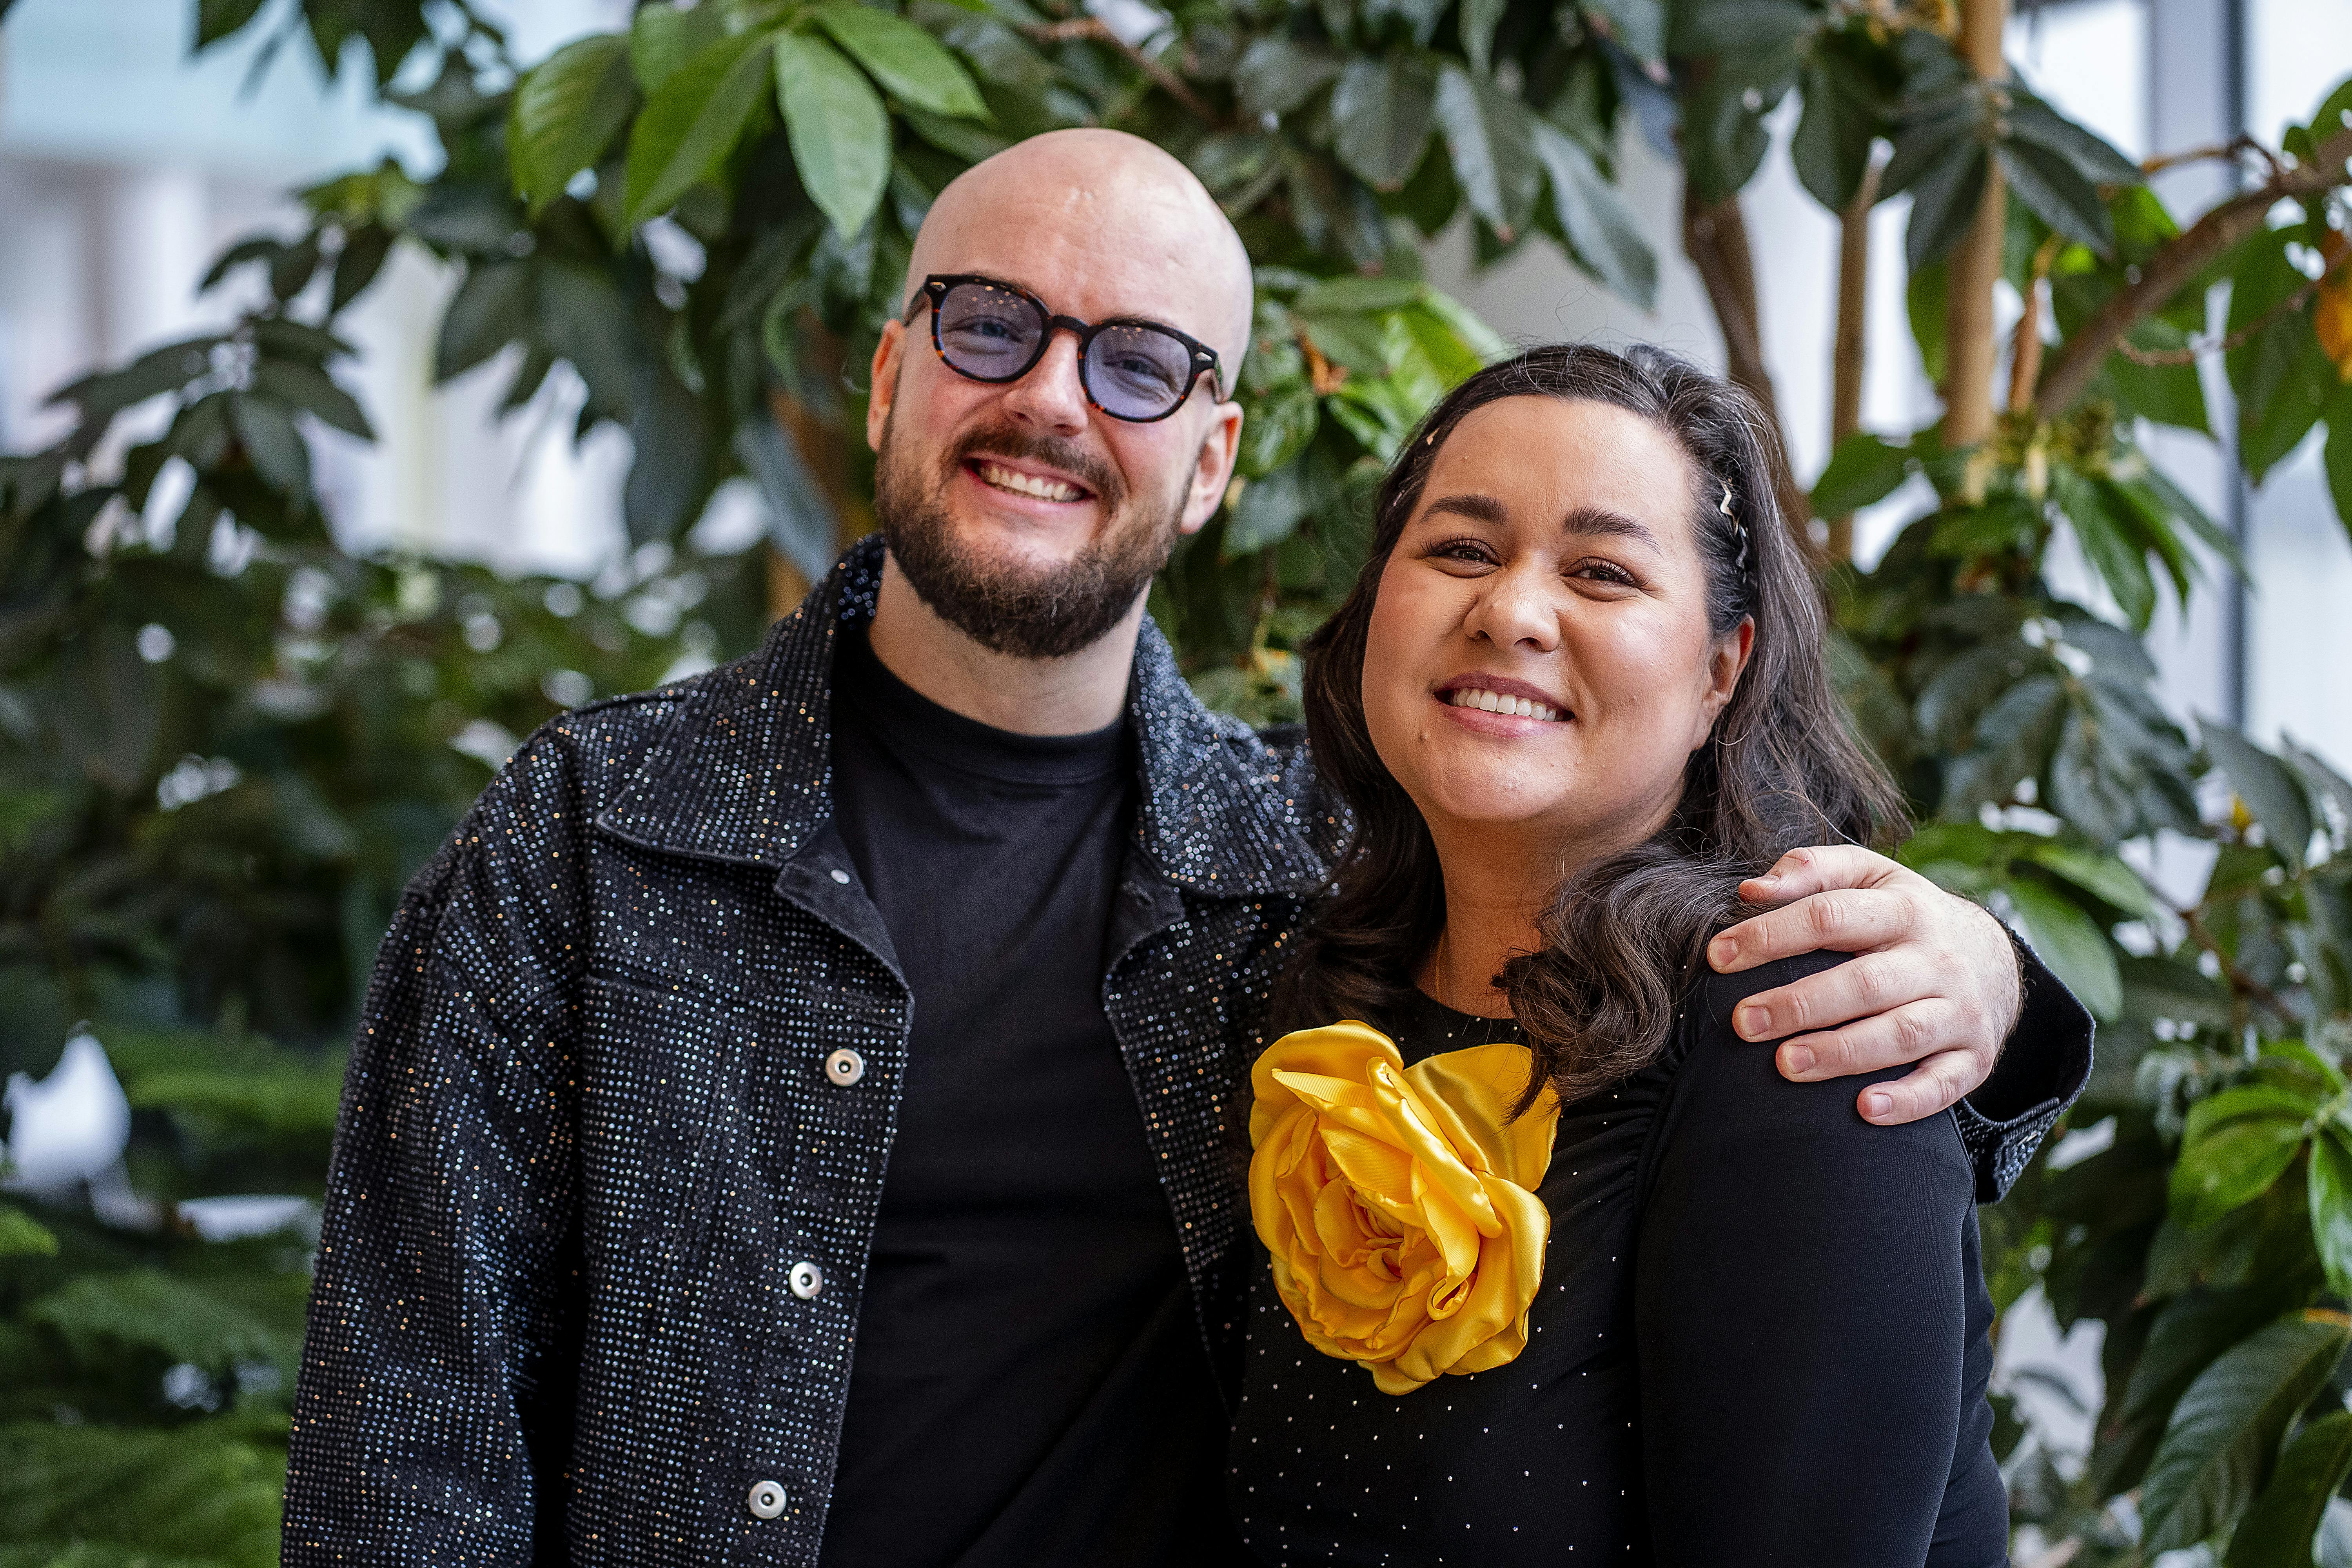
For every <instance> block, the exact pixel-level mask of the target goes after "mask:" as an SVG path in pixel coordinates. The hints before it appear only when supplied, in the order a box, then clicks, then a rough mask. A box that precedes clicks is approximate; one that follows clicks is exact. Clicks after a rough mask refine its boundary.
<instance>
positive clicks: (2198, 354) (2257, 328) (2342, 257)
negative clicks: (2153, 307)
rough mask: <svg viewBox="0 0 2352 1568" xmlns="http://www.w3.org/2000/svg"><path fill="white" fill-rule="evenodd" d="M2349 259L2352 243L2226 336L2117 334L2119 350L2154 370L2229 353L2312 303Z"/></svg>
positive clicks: (2351, 257) (2127, 356)
mask: <svg viewBox="0 0 2352 1568" xmlns="http://www.w3.org/2000/svg"><path fill="white" fill-rule="evenodd" d="M2347 260H2352V247H2347V248H2346V249H2343V250H2339V251H2337V252H2336V259H2335V260H2333V261H2330V262H2329V263H2328V264H2327V265H2326V267H2324V268H2321V269H2320V273H2319V276H2318V277H2316V278H2315V279H2312V280H2311V281H2310V282H2308V283H2305V285H2304V286H2303V287H2302V288H2300V289H2296V290H2295V291H2294V293H2292V294H2290V295H2288V296H2287V297H2286V298H2285V299H2284V300H2279V301H2278V302H2277V303H2276V304H2274V305H2273V306H2272V307H2271V308H2270V309H2269V310H2264V311H2263V313H2262V314H2261V315H2259V316H2256V317H2255V318H2254V319H2253V320H2252V321H2248V322H2247V323H2246V324H2245V325H2244V326H2242V327H2240V328H2239V329H2238V330H2237V331H2234V332H2231V333H2230V334H2229V335H2228V336H2226V337H2221V338H2212V339H2209V340H2208V341H2206V342H2201V343H2190V344H2189V346H2188V347H2187V348H2185V349H2144V348H2141V347H2140V346H2139V345H2138V344H2137V343H2135V342H2132V341H2131V340H2130V339H2129V338H2118V339H2116V353H2119V354H2121V355H2123V356H2124V358H2126V359H2127V360H2129V361H2131V362H2132V363H2134V364H2142V365H2147V367H2148V368H2150V369H2151V370H2153V369H2155V368H2156V367H2158V366H2159V365H2171V364H2194V363H2197V362H2198V361H2199V360H2200V359H2202V358H2204V357H2205V356H2206V355H2207V354H2225V353H2229V352H2230V351H2231V349H2234V348H2237V347H2239V346H2240V345H2241V344H2243V343H2250V342H2253V340H2254V339H2255V338H2257V337H2259V336H2261V335H2262V333H2263V330H2264V329H2265V328H2267V327H2268V326H2269V325H2270V324H2271V323H2272V322H2273V321H2277V320H2278V319H2279V318H2280V317H2281V316H2292V315H2294V313H2295V312H2296V311H2297V310H2302V309H2303V308H2304V307H2305V305H2308V304H2310V303H2311V301H2312V299H2313V297H2314V296H2315V295H2316V294H2317V293H2318V292H2319V286H2320V285H2321V284H2323V283H2325V282H2326V281H2327V279H2329V277H2330V276H2332V275H2333V274H2334V273H2335V271H2336V268H2339V267H2341V266H2343V265H2344V263H2345V262H2346V261H2347Z"/></svg>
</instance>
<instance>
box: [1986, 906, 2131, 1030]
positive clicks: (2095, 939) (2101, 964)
mask: <svg viewBox="0 0 2352 1568" xmlns="http://www.w3.org/2000/svg"><path fill="white" fill-rule="evenodd" d="M2003 890H2004V891H2005V892H2007V893H2008V894H2009V899H2010V902H2011V905H2012V906H2014V908H2015V909H2016V910H2017V919H2018V923H2019V924H2020V925H2022V926H2023V927H2024V928H2025V940H2026V942H2028V944H2030V945H2031V946H2032V949H2033V951H2034V952H2035V954H2036V955H2038V956H2039V957H2040V958H2041V960H2042V963H2046V964H2048V965H2049V966H2050V970H2051V973H2053V974H2055V975H2057V976H2058V978H2059V979H2060V980H2063V981H2064V982H2065V984H2066V989H2068V990H2069V991H2072V992H2073V993H2074V994H2075V995H2076V996H2077V997H2079V998H2081V1000H2082V1003H2083V1005H2084V1006H2085V1007H2088V1008H2089V1009H2090V1010H2091V1012H2092V1015H2093V1016H2095V1017H2099V1018H2113V1017H2114V1016H2116V1014H2117V1013H2119V1012H2121V1011H2122V1010H2123V1005H2124V983H2123V976H2122V974H2121V973H2118V972H2117V970H2116V953H2115V949H2114V947H2113V946H2111V945H2110V944H2109V943H2108V942H2107V938H2106V933H2105V932H2104V931H2100V930H2099V928H2098V927H2097V926H2096V925H2094V924H2093V923H2092V921H2091V917H2090V916H2088V915H2086V914H2084V912H2083V911H2082V910H2081V909H2079V908H2078V907H2076V906H2075V905H2074V904H2072V903H2070V902H2068V901H2067V900H2064V899H2063V898H2060V897H2059V896H2058V895H2057V894H2056V893H2053V892H2052V891H2051V890H2050V889H2047V888H2044V887H2042V886H2041V885H2040V884H2039V883H2034V882H2009V883H2005V884H2003Z"/></svg>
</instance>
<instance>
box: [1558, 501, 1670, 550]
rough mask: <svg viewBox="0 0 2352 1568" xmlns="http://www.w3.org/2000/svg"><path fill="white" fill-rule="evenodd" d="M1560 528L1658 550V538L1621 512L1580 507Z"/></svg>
mask: <svg viewBox="0 0 2352 1568" xmlns="http://www.w3.org/2000/svg"><path fill="white" fill-rule="evenodd" d="M1560 528H1561V530H1562V531H1565V532H1569V533H1581V534H1598V535H1601V536H1602V537H1604V538H1609V539H1631V540H1633V541H1635V542H1639V543H1643V544H1646V545H1648V546H1649V547H1650V548H1651V549H1653V550H1655V549H1657V548H1658V536H1657V535H1656V534H1654V533H1652V532H1651V531H1649V529H1648V528H1647V527H1645V526H1644V525H1643V524H1641V523H1638V522H1636V521H1633V519H1632V518H1630V517H1627V516H1626V515H1625V514H1624V513H1623V512H1622V511H1611V510H1608V509H1607V508H1605V507H1597V506H1580V507H1578V508H1577V509H1576V510H1573V511H1571V512H1570V513H1569V514H1568V515H1567V516H1566V517H1564V518H1562V519H1561V520H1560Z"/></svg>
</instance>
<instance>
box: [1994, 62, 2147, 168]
mask: <svg viewBox="0 0 2352 1568" xmlns="http://www.w3.org/2000/svg"><path fill="white" fill-rule="evenodd" d="M2008 90H2009V108H2008V110H2007V111H2006V112H2005V113H2004V114H2003V116H2002V118H2003V119H2004V120H2005V121H2007V122H2008V125H2009V139H2010V141H2011V142H2013V143H2022V144H2024V145H2026V146H2031V147H2036V148H2040V149H2042V151H2045V152H2048V153H2054V154H2056V155H2057V156H2058V157H2060V158H2062V159H2063V160H2064V161H2065V163H2066V165H2067V167H2069V168H2070V169H2072V170H2073V171H2074V174H2076V175H2077V176H2078V177H2079V178H2081V179H2082V180H2083V181H2084V183H2085V184H2095V185H2137V184H2140V183H2141V174H2140V172H2139V165H2138V164H2137V163H2134V162H2132V160H2131V159H2129V158H2126V157H2125V156H2124V155H2123V153H2119V152H2117V151H2116V149H2115V147H2114V146H2113V144H2111V143H2110V142H2107V141H2106V139H2105V138H2104V137H2102V136H2100V135H2098V134H2097V133H2096V132H2092V131H2089V130H2086V129H2085V128H2084V127H2083V126H2080V125H2077V124H2076V123H2074V121H2071V120H2069V119H2067V118H2066V117H2065V116H2064V115H2063V114H2060V113H2059V112H2058V111H2057V110H2054V109H2053V108H2051V107H2050V105H2049V104H2048V103H2047V102H2045V101H2044V100H2042V99H2040V98H2038V97H2036V96H2035V95H2034V94H2032V93H2031V92H2028V91H2026V90H2025V89H2022V88H2019V87H2014V86H2012V87H2011V88H2010V89H2008Z"/></svg>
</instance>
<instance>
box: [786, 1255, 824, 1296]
mask: <svg viewBox="0 0 2352 1568" xmlns="http://www.w3.org/2000/svg"><path fill="white" fill-rule="evenodd" d="M791 1281H792V1287H793V1295H795V1296H798V1297H799V1298H800V1299H801V1300H803V1301H805V1300H809V1299H810V1298H811V1297H813V1296H814V1295H815V1294H816V1293H817V1292H818V1291H820V1290H822V1289H824V1269H822V1268H818V1267H817V1266H816V1265H815V1264H814V1263H811V1262H809V1261H807V1260H806V1259H805V1258H803V1260H802V1261H800V1262H798V1263H795V1264H793V1272H792V1275H791Z"/></svg>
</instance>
